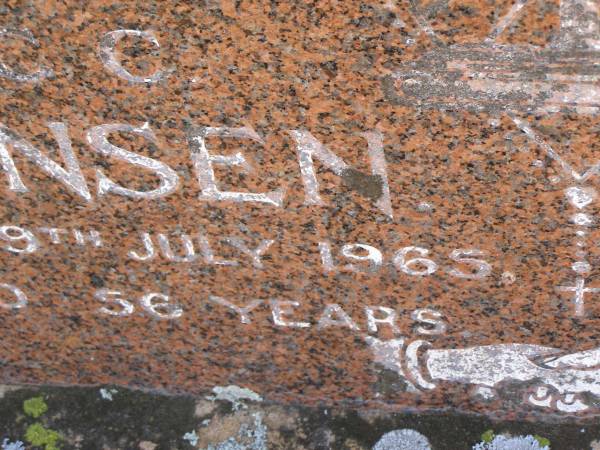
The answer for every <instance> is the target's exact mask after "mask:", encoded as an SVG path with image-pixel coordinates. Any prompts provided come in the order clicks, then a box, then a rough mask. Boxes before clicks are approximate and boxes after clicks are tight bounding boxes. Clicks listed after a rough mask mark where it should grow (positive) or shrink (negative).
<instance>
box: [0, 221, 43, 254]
mask: <svg viewBox="0 0 600 450" xmlns="http://www.w3.org/2000/svg"><path fill="white" fill-rule="evenodd" d="M0 239H2V240H4V241H8V242H10V243H11V244H16V243H18V242H20V243H21V245H19V246H14V245H11V244H9V245H8V246H6V247H4V249H5V250H8V251H9V252H12V253H33V252H35V251H36V250H37V249H38V248H39V242H38V240H37V238H36V237H35V235H34V234H33V233H32V232H31V231H28V230H25V229H24V228H20V227H16V226H13V225H4V226H2V227H0Z"/></svg>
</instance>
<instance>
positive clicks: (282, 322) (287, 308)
mask: <svg viewBox="0 0 600 450" xmlns="http://www.w3.org/2000/svg"><path fill="white" fill-rule="evenodd" d="M299 306H300V302H297V301H281V300H271V312H272V314H273V323H274V324H275V325H278V326H280V327H292V328H308V327H310V323H308V322H290V321H288V320H287V319H286V318H285V316H289V315H292V314H293V313H294V311H293V309H292V308H298V307H299Z"/></svg>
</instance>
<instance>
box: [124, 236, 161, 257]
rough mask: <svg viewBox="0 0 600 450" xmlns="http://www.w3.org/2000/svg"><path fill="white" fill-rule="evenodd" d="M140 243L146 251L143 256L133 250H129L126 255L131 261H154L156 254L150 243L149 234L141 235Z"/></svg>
mask: <svg viewBox="0 0 600 450" xmlns="http://www.w3.org/2000/svg"><path fill="white" fill-rule="evenodd" d="M142 242H143V243H144V248H145V250H146V254H145V255H140V254H139V253H138V252H136V251H135V250H131V251H130V252H129V253H128V254H127V255H128V256H129V257H130V258H131V259H135V260H137V261H150V260H152V259H154V257H155V256H156V252H155V251H154V244H153V243H152V238H151V237H150V234H149V233H142Z"/></svg>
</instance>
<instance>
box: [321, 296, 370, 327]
mask: <svg viewBox="0 0 600 450" xmlns="http://www.w3.org/2000/svg"><path fill="white" fill-rule="evenodd" d="M327 327H348V328H350V329H351V330H355V331H360V328H359V327H358V325H356V323H355V322H354V321H353V320H352V318H351V317H350V316H349V315H348V314H347V313H346V311H344V310H343V309H342V307H341V306H340V305H338V304H335V303H334V304H330V305H326V306H325V309H324V310H323V313H322V314H321V316H320V317H319V320H318V321H317V328H327Z"/></svg>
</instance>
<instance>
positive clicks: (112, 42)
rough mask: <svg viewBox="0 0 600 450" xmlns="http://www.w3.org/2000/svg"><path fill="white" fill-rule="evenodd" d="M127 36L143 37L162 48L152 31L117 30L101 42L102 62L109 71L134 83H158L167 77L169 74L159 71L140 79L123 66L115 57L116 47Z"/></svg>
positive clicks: (108, 34) (100, 53) (100, 54)
mask: <svg viewBox="0 0 600 450" xmlns="http://www.w3.org/2000/svg"><path fill="white" fill-rule="evenodd" d="M125 36H137V37H141V38H143V39H145V40H147V41H149V42H151V43H152V44H154V45H155V46H156V47H157V48H160V44H159V43H158V40H157V39H156V38H155V37H154V34H152V32H151V31H139V30H115V31H111V32H109V33H106V34H105V35H104V36H103V37H102V39H101V40H100V48H99V52H98V54H99V56H100V60H101V61H102V63H103V64H104V67H106V68H107V69H108V70H109V71H111V72H112V73H114V74H115V75H117V76H118V77H120V78H123V79H124V80H127V81H131V82H133V83H157V82H158V81H160V80H161V79H163V78H165V77H166V76H167V73H165V72H163V71H162V70H159V71H157V72H155V73H153V74H152V75H150V76H149V77H140V76H136V75H133V74H131V73H129V72H128V71H127V70H125V68H124V67H123V66H122V65H121V62H120V61H119V60H118V59H117V57H116V56H115V47H116V45H117V43H118V42H119V41H120V40H121V39H123V38H124V37H125Z"/></svg>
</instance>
